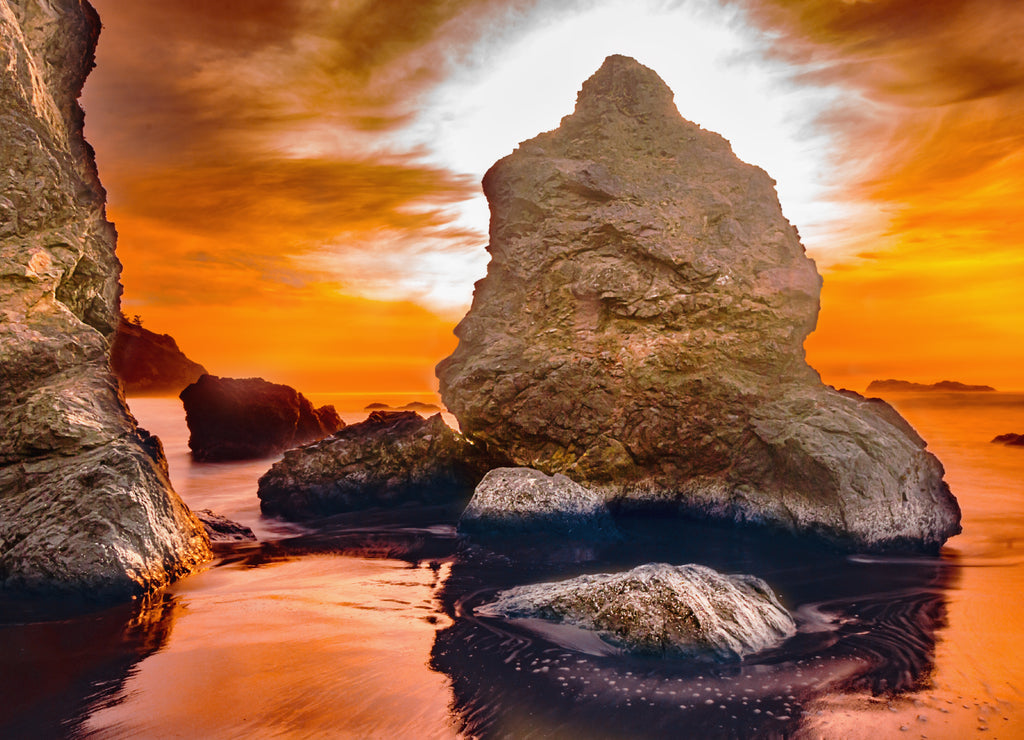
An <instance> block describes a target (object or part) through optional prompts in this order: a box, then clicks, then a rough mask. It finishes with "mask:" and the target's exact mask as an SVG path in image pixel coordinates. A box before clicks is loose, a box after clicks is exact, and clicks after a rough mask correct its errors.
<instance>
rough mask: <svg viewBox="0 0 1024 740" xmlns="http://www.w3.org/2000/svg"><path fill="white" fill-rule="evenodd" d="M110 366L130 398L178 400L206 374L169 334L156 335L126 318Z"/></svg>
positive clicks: (111, 354)
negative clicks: (149, 396)
mask: <svg viewBox="0 0 1024 740" xmlns="http://www.w3.org/2000/svg"><path fill="white" fill-rule="evenodd" d="M110 366H111V368H112V369H113V370H114V374H115V375H116V376H117V377H118V379H120V381H121V383H122V384H123V385H124V391H125V393H126V394H127V395H129V396H141V395H172V396H176V395H178V394H179V393H181V391H182V390H183V389H184V388H185V386H187V385H190V384H192V383H194V382H196V381H197V380H199V376H200V375H205V374H206V368H205V367H203V366H202V365H200V364H199V363H198V362H193V361H192V360H190V359H189V358H188V357H186V356H185V353H184V352H182V351H181V350H180V349H178V343H177V342H175V341H174V337H172V336H170V335H169V334H157V333H155V332H151V331H150V330H149V329H144V328H143V327H142V325H141V324H135V323H132V322H130V321H127V320H126V319H125V318H124V317H122V318H121V321H120V322H119V323H118V326H117V334H116V335H115V336H114V344H113V346H112V347H111V351H110Z"/></svg>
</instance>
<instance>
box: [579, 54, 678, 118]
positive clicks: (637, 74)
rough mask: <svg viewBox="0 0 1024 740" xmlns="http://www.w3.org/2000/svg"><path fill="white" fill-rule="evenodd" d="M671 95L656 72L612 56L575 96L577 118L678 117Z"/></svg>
mask: <svg viewBox="0 0 1024 740" xmlns="http://www.w3.org/2000/svg"><path fill="white" fill-rule="evenodd" d="M673 99H674V95H673V94H672V90H670V89H669V86H668V85H666V84H665V81H664V80H663V79H661V77H659V76H658V73H657V72H655V71H654V70H653V69H651V68H649V67H645V66H644V65H642V64H640V62H638V61H637V60H636V59H633V58H632V57H627V56H623V55H621V54H613V55H612V56H610V57H608V58H607V59H605V60H604V64H602V65H601V68H600V69H599V70H597V72H595V73H594V74H593V75H592V76H591V77H590V79H588V80H587V81H586V82H584V83H583V88H582V89H581V90H580V92H579V95H577V96H576V115H583V116H589V115H608V114H609V113H613V112H615V111H618V112H619V113H620V114H624V115H627V116H631V117H643V116H647V115H650V114H658V115H666V114H670V115H673V116H676V117H678V116H679V111H678V110H676V106H675V103H674V102H673Z"/></svg>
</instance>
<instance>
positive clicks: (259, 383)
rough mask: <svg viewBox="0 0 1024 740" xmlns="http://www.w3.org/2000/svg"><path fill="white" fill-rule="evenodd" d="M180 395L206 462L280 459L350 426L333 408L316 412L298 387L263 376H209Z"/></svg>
mask: <svg viewBox="0 0 1024 740" xmlns="http://www.w3.org/2000/svg"><path fill="white" fill-rule="evenodd" d="M180 397H181V400H182V402H183V403H184V404H185V421H186V422H187V423H188V429H189V440H188V446H189V447H190V448H191V449H192V457H193V459H195V460H199V461H202V462H210V461H214V460H246V459H251V458H258V457H268V456H270V455H276V454H278V453H279V452H283V451H284V450H287V449H290V448H292V447H296V446H298V445H302V444H307V443H309V442H315V441H316V440H318V439H323V438H324V437H326V436H328V435H331V434H334V432H336V431H338V430H339V429H341V428H342V427H344V426H345V422H343V421H342V420H341V417H339V416H338V412H337V411H335V410H334V407H333V406H322V407H321V408H318V409H314V408H313V404H311V403H310V402H309V400H308V399H307V398H306V397H305V396H303V395H302V394H301V393H299V392H298V391H296V390H295V389H294V388H292V387H290V386H287V385H280V384H278V383H268V382H267V381H265V380H263V379H262V378H245V379H237V378H218V377H216V376H214V375H204V376H202V377H201V378H199V380H197V381H196V382H195V383H193V384H192V385H190V386H189V387H188V388H186V389H185V390H183V391H182V392H181V396H180Z"/></svg>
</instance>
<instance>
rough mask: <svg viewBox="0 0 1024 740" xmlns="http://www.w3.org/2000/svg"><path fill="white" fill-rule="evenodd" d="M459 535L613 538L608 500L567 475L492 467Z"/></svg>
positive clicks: (461, 523)
mask: <svg viewBox="0 0 1024 740" xmlns="http://www.w3.org/2000/svg"><path fill="white" fill-rule="evenodd" d="M459 531H460V532H465V533H470V534H477V535H484V536H487V535H498V536H510V535H512V536H514V535H521V534H533V533H544V534H549V535H550V534H555V535H561V536H568V537H572V538H578V539H615V538H616V537H618V530H617V528H616V527H615V523H614V522H613V521H612V517H611V514H610V513H609V512H608V507H607V506H605V502H604V498H603V497H602V496H601V495H600V494H598V493H597V492H595V491H590V490H588V489H586V488H584V487H583V486H581V485H579V484H578V483H574V482H573V481H571V480H569V479H568V478H566V477H565V476H564V475H561V474H558V473H556V474H555V475H544V473H542V472H540V471H539V470H533V469H532V468H494V469H493V470H490V471H488V473H487V475H485V476H484V478H483V480H481V481H480V483H478V484H477V487H476V489H475V490H474V491H473V498H472V500H470V502H469V505H468V506H467V507H466V510H465V511H464V512H462V516H461V517H460V518H459Z"/></svg>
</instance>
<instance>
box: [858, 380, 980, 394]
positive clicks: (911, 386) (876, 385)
mask: <svg viewBox="0 0 1024 740" xmlns="http://www.w3.org/2000/svg"><path fill="white" fill-rule="evenodd" d="M893 391H895V392H898V393H905V392H908V391H915V392H916V391H946V392H949V391H952V392H956V393H960V392H971V393H991V392H993V391H995V388H993V387H992V386H990V385H967V384H965V383H961V382H959V381H956V380H940V381H939V382H938V383H912V382H910V381H909V380H892V379H890V380H872V381H871V382H870V383H868V393H892V392H893Z"/></svg>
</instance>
